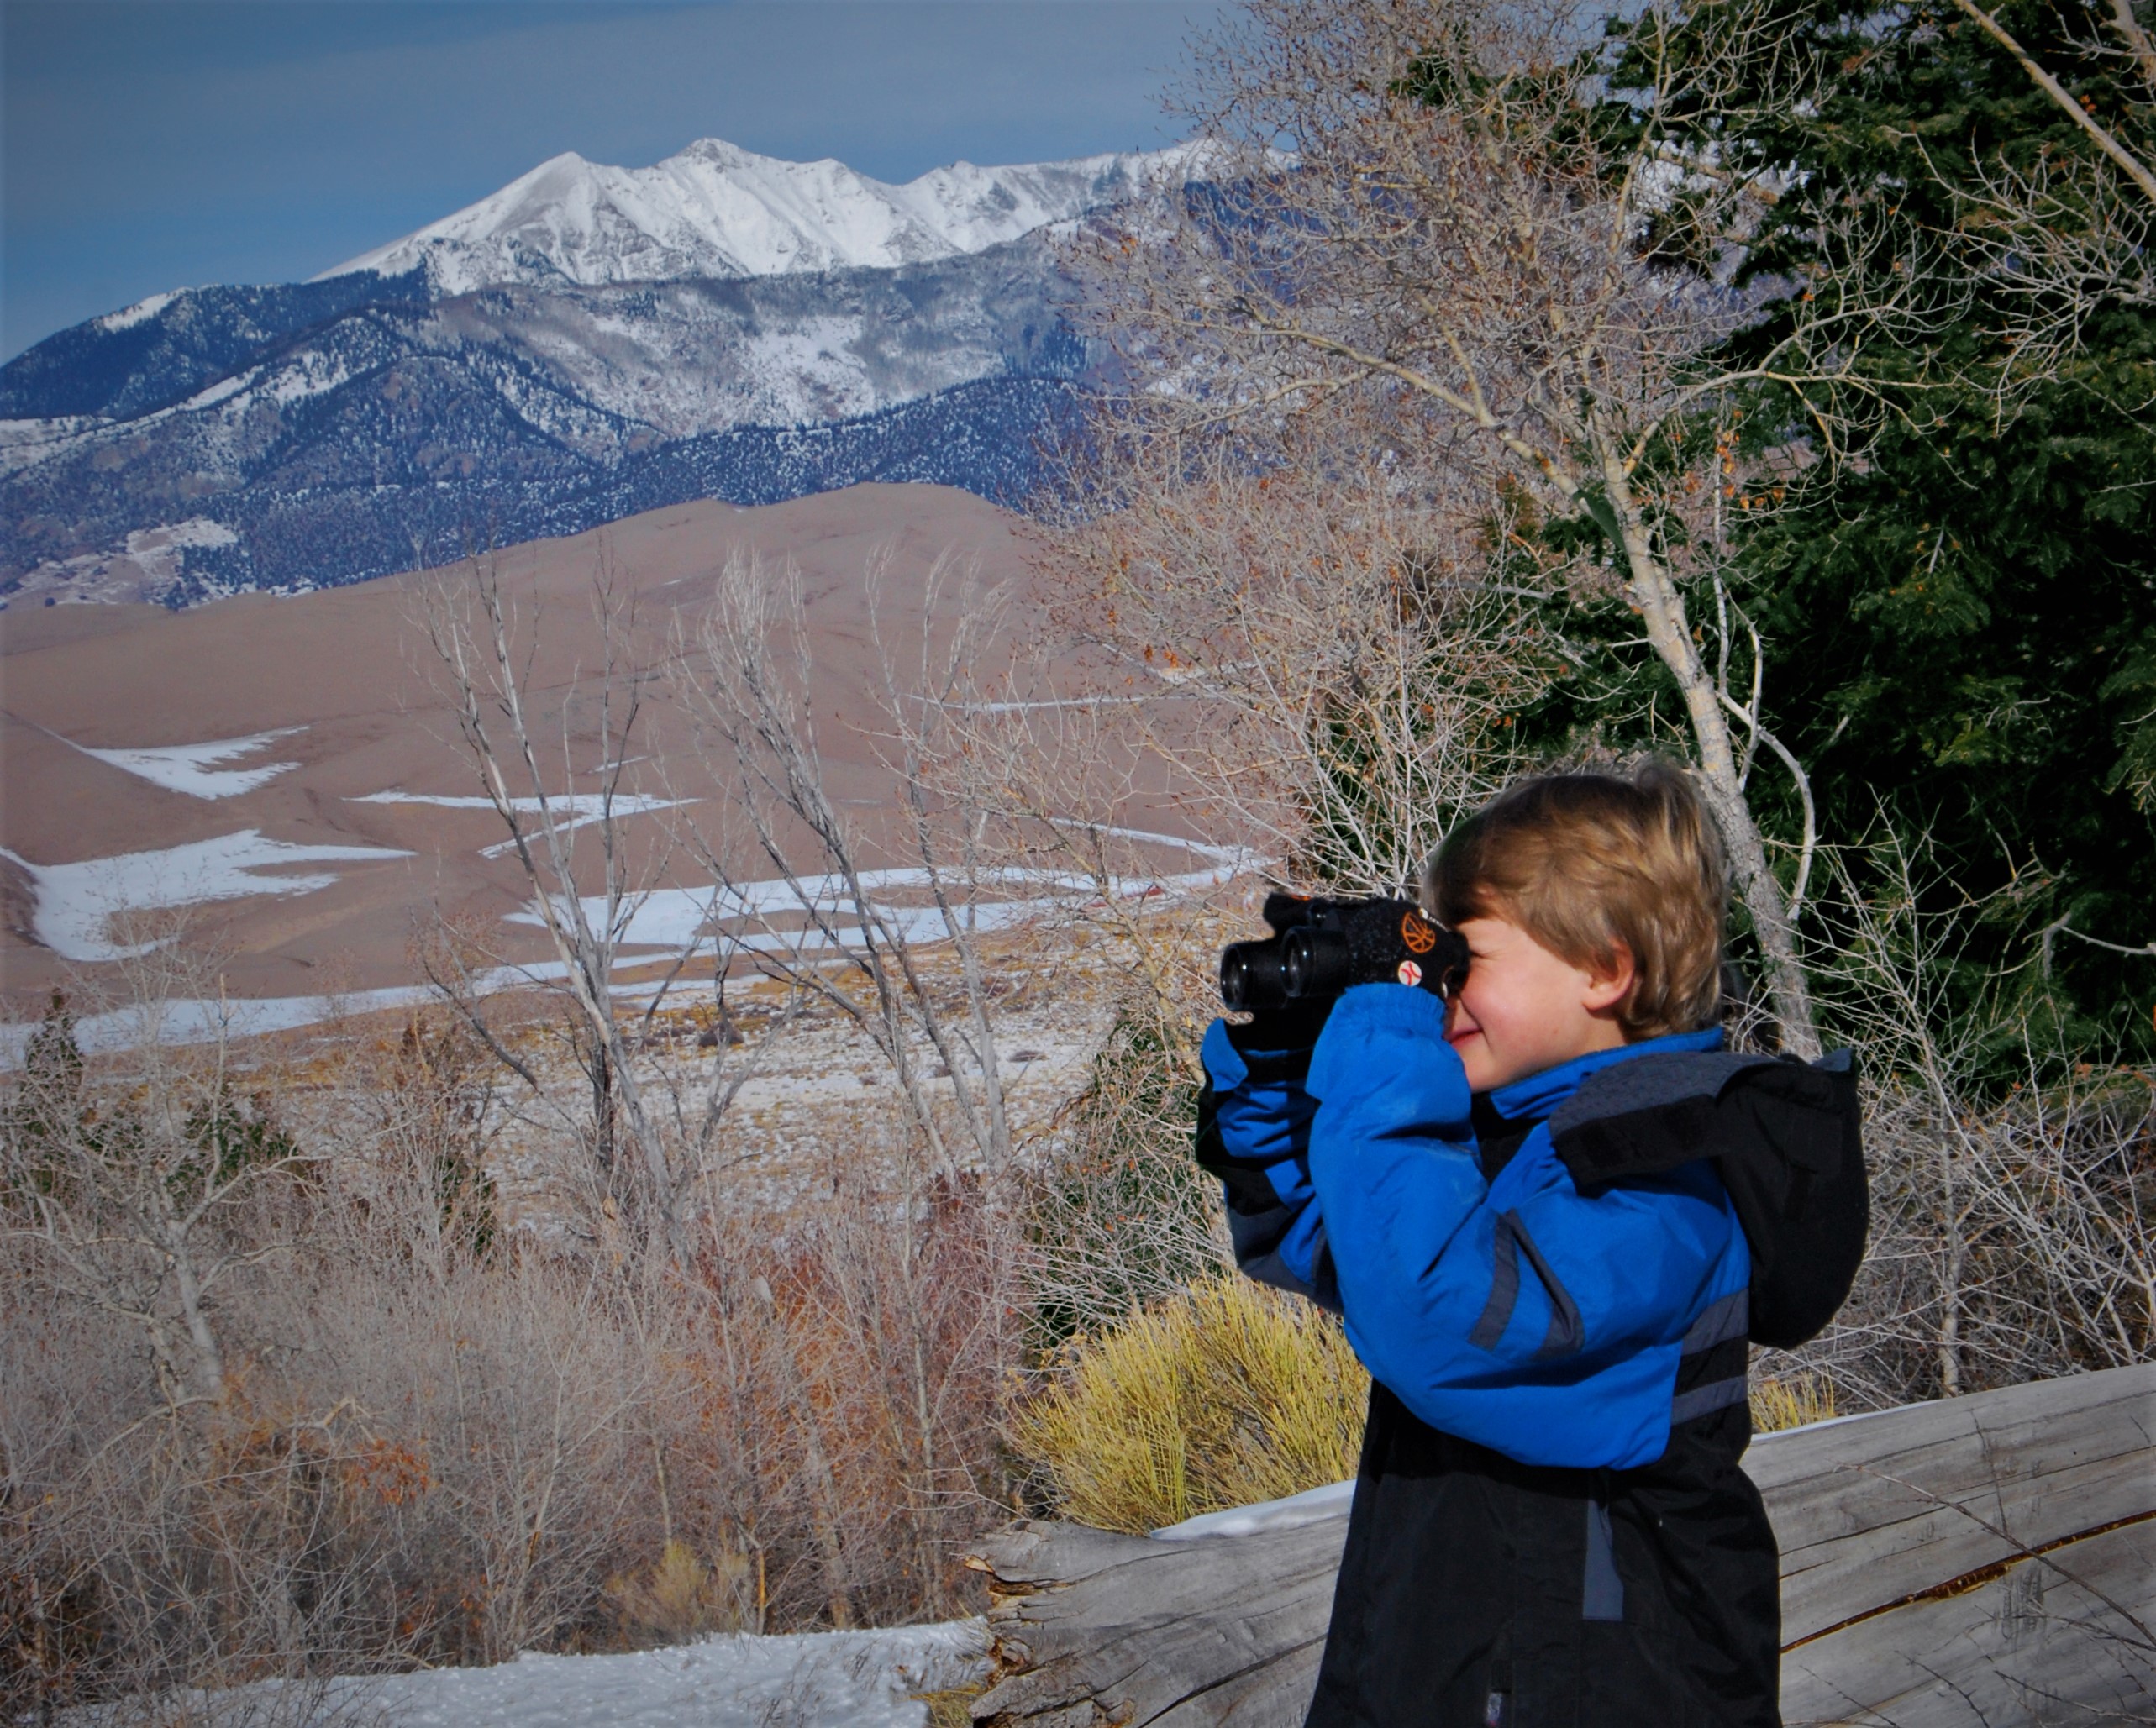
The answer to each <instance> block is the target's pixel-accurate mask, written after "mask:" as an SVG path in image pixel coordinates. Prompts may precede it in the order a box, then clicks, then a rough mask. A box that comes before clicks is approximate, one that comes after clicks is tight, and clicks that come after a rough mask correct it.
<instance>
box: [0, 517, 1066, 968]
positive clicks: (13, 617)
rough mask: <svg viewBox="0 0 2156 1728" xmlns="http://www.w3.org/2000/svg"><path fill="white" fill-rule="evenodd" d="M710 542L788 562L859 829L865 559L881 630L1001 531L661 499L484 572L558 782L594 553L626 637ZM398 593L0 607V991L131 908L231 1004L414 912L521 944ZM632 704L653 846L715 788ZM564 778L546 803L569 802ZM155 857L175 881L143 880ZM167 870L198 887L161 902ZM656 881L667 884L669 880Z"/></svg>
mask: <svg viewBox="0 0 2156 1728" xmlns="http://www.w3.org/2000/svg"><path fill="white" fill-rule="evenodd" d="M737 547H738V548H744V549H753V550H755V551H756V552H758V553H760V554H762V555H763V556H765V558H766V559H770V560H772V561H773V562H774V564H776V562H778V561H780V560H783V559H791V560H792V561H793V562H794V563H795V564H796V565H798V567H799V568H800V570H801V571H802V578H803V585H804V590H805V592H806V594H807V602H808V609H809V619H810V623H811V627H812V631H813V633H814V638H815V642H816V644H817V654H818V676H819V689H818V700H819V702H820V704H821V706H822V709H823V713H824V715H825V716H826V717H828V718H827V722H826V730H825V732H824V733H823V744H824V747H825V751H826V754H827V757H828V759H829V763H828V774H829V776H830V780H831V783H832V785H833V789H834V790H835V791H836V793H837V794H838V796H839V797H840V798H841V799H842V800H843V801H844V802H845V803H846V805H847V806H849V807H850V808H852V809H854V810H857V811H860V812H862V813H864V815H865V817H866V818H867V819H869V820H870V821H871V822H873V821H874V820H875V818H876V813H877V812H878V811H886V810H888V809H889V807H890V806H891V796H892V790H893V789H892V787H891V785H890V784H889V778H888V775H886V773H885V772H884V770H882V769H881V768H880V767H879V766H878V764H877V763H876V756H875V751H874V748H873V747H872V743H871V741H870V739H869V738H867V737H865V735H864V733H863V732H862V730H861V729H860V728H861V726H862V725H863V724H864V723H865V722H867V721H868V719H869V717H870V705H869V704H868V703H867V702H866V701H865V699H864V692H865V691H868V690H869V689H870V688H871V687H872V685H873V683H874V676H873V671H874V666H875V658H874V654H873V652H872V649H871V647H870V641H869V601H868V598H867V595H866V589H865V578H864V572H865V570H866V569H867V567H868V565H869V563H870V556H871V554H872V553H873V552H874V551H875V550H876V549H878V548H879V547H883V548H887V549H888V550H889V554H890V557H889V569H888V575H887V576H886V579H885V584H884V587H883V589H882V590H881V599H880V601H879V604H880V606H881V607H882V608H884V609H885V612H886V616H889V615H891V613H893V612H896V613H897V614H900V615H903V614H904V613H905V612H907V610H909V609H910V610H912V611H913V612H918V607H919V602H920V596H921V595H922V592H923V586H924V583H925V580H926V576H927V573H928V570H929V568H930V566H931V565H933V563H934V562H935V560H936V559H938V558H939V557H940V556H943V555H945V554H955V555H956V556H957V557H958V558H960V559H963V560H966V561H968V562H970V563H971V564H973V565H975V566H977V568H978V570H979V571H980V573H981V578H982V579H983V580H984V581H987V582H999V581H1013V582H1023V580H1024V571H1023V565H1022V564H1021V561H1020V559H1019V556H1018V542H1017V539H1016V538H1015V533H1014V528H1013V524H1012V522H1011V521H1010V519H1009V518H1007V517H1004V516H1002V514H1001V513H999V512H996V510H994V509H993V508H992V507H990V506H988V505H986V504H985V503H983V502H981V501H980V500H978V499H976V498H974V497H972V496H969V495H967V494H965V493H963V492H959V491H949V490H945V489H943V488H939V487H929V486H861V487H857V488H855V489H853V490H850V491H845V492H840V493H833V494H828V495H826V496H819V497H813V498H807V499H802V500H799V501H797V502H793V503H789V504H781V505H775V506H771V507H765V508H761V509H753V510H741V509H735V508H733V507H728V506H725V505H722V504H717V503H709V502H706V503H697V504H690V505H685V506H680V507H674V508H670V509H666V510H660V511H655V512H650V513H649V514H647V515H644V516H640V517H631V518H629V519H628V520H626V521H623V522H620V523H615V524H613V526H611V527H609V528H606V529H603V530H600V531H597V532H596V533H589V534H585V535H581V536H578V537H576V538H571V539H562V540H552V541H541V542H535V543H533V544H527V545H522V546H518V547H514V548H512V549H508V550H507V551H506V552H503V553H502V554H498V563H499V568H500V570H501V572H502V584H503V588H504V591H505V592H506V593H507V594H508V595H509V596H511V597H512V598H513V601H514V602H515V604H516V606H517V607H518V610H519V612H520V614H521V615H522V616H523V617H527V618H532V617H535V618H536V619H537V621H538V622H537V636H538V647H537V650H536V654H535V658H534V662H533V676H532V685H533V688H534V707H535V710H536V712H537V714H538V718H539V730H540V731H541V733H542V735H544V736H545V737H547V738H550V739H552V740H554V741H555V748H556V753H557V754H559V746H560V740H561V739H562V738H563V737H564V735H565V734H566V738H567V740H568V748H569V751H570V753H571V759H572V760H576V766H577V768H578V769H579V771H580V772H588V770H589V769H591V768H592V767H594V766H596V758H597V752H598V748H599V736H598V732H597V727H596V720H595V713H594V712H593V709H592V704H591V701H590V700H589V698H588V696H585V697H582V698H579V699H576V700H574V701H572V700H570V699H569V697H570V691H571V685H572V683H573V681H574V680H575V679H576V676H577V675H578V673H579V671H580V670H582V671H584V672H585V673H586V674H588V671H589V669H590V668H591V667H592V665H593V664H594V663H595V662H596V660H597V657H598V645H599V638H598V632H597V626H596V624H595V623H594V621H593V616H592V604H591V585H592V578H593V576H594V574H595V572H596V571H597V570H598V568H599V566H600V565H601V563H602V559H603V560H604V561H605V562H606V564H607V565H608V566H609V567H610V568H611V569H612V570H613V571H614V572H615V575H616V579H617V580H618V584H619V586H620V588H621V589H622V591H624V592H625V593H628V594H631V595H634V597H635V599H636V601H637V604H638V607H639V612H640V616H641V618H642V622H643V626H644V632H645V634H646V637H647V639H648V640H651V641H657V640H659V639H660V638H662V637H663V635H664V633H665V628H666V627H667V626H668V625H669V624H670V622H673V621H674V620H675V619H676V618H677V617H680V618H692V617H693V616H694V614H695V613H697V612H698V611H699V610H700V609H701V608H702V607H704V606H705V605H707V602H708V600H709V597H710V594H711V585H712V582H713V578H714V576H715V575H716V573H717V572H718V570H719V568H720V567H721V566H722V565H723V563H724V561H725V559H727V557H728V554H729V553H730V552H731V551H732V550H734V549H736V548H737ZM425 580H427V578H426V577H424V576H423V575H412V576H404V577H392V578H386V579H383V580H379V581H375V582H369V583H365V584H363V585H360V586H354V587H349V588H341V589H334V590H328V591H319V592H316V593H312V594H308V595H302V596H297V597H295V598H285V599H279V598H271V597H265V596H245V597H241V598H238V599H234V600H230V601H223V602H219V603H218V604H215V605H211V606H207V607H201V608H199V609H197V610H195V611H192V612H181V613H168V612H162V611H160V610H157V609H155V608H150V607H50V608H38V609H34V610H31V611H29V612H15V611H9V612H6V613H4V614H0V684H3V685H4V700H3V701H0V711H3V712H0V792H4V798H3V799H0V848H4V853H0V912H4V915H5V918H6V922H7V924H8V930H7V932H5V933H4V935H0V969H4V971H3V972H0V985H3V986H4V990H5V994H6V995H7V997H8V999H9V1000H10V1001H13V1002H14V1003H16V1004H17V1005H18V1006H20V1005H22V1004H24V1002H26V1001H29V1000H31V999H34V998H35V997H38V996H40V995H42V994H43V992H44V991H45V990H46V989H47V988H48V987H49V986H50V985H51V984H52V983H54V982H55V981H56V980H59V979H60V977H61V976H62V975H63V974H64V973H65V970H66V960H67V959H68V958H69V957H70V956H72V957H73V958H75V959H83V960H87V959H98V958H102V957H106V956H109V955H111V954H113V953H118V951H120V950H122V949H124V948H126V947H127V946H129V942H130V939H131V938H133V937H135V936H139V932H131V931H130V929H129V927H127V922H126V921H125V920H122V921H121V922H120V923H118V924H112V923H108V922H107V919H106V914H107V913H108V912H118V911H125V910H127V909H128V908H129V906H137V907H139V906H150V905H155V904H156V903H158V902H160V901H164V902H166V903H171V902H174V901H185V902H187V903H188V904H189V905H191V906H192V908H193V912H192V916H193V917H195V918H196V919H197V926H198V928H199V931H200V933H201V934H202V936H203V937H205V938H208V939H211V940H214V941H215V942H217V943H219V944H221V945H223V947H224V948H227V949H228V950H229V951H230V953H231V954H232V957H233V958H232V962H231V964H230V967H229V974H228V982H229V988H230V989H231V990H232V991H233V992H234V994H235V995H241V996H251V997H272V996H276V997H281V996H290V995H306V994H315V993H320V992H323V991H325V990H355V991H357V990H381V989H386V988H389V987H392V986H394V985H401V984H404V983H407V982H408V981H409V980H410V979H411V976H412V973H411V968H410V962H409V959H408V948H409V944H410V943H411V940H412V938H413V936H414V934H415V932H418V930H419V929H420V928H421V927H423V925H424V924H425V923H426V922H428V921H429V918H430V917H433V916H434V913H436V912H437V911H440V912H446V913H449V914H452V915H455V916H458V917H465V918H471V919H475V920H479V921H481V922H484V923H485V924H486V926H487V927H490V928H491V929H492V930H494V931H495V932H497V933H498V934H499V936H500V937H501V938H502V943H503V944H504V947H505V948H506V949H507V951H509V952H512V953H515V954H517V955H519V956H528V957H531V958H534V959H536V958H539V957H540V956H541V955H543V954H544V952H545V950H544V946H543V940H542V938H541V937H540V934H539V932H538V931H536V930H535V929H533V928H531V927H529V926H528V924H526V923H523V922H519V921H518V920H517V919H516V918H515V916H514V915H515V914H516V913H517V912H518V911H519V910H520V909H521V908H522V907H523V906H525V905H526V904H527V901H528V893H527V890H526V886H525V885H524V883H523V880H522V878H521V877H520V875H518V870H517V869H516V867H515V864H514V863H513V860H512V859H507V858H505V857H503V856H502V855H501V848H500V846H499V843H500V842H501V841H502V826H501V823H500V822H499V820H498V819H497V817H495V815H494V814H493V813H492V811H491V810H489V809H487V808H485V807H483V806H480V805H477V804H476V803H475V802H474V800H475V799H476V795H478V794H479V792H480V791H481V787H480V785H478V784H477V782H476V779H475V777H474V775H473V772H472V769H471V766H470V764H469V763H468V762H467V761H466V760H465V759H464V757H463V756H462V754H461V753H460V748H459V747H458V745H457V743H456V739H455V725H454V722H453V718H452V716H451V715H450V712H449V711H448V709H447V708H446V706H445V705H444V699H443V696H442V693H441V691H440V689H439V684H440V681H441V679H440V673H439V667H438V665H437V664H436V663H435V662H434V657H433V656H432V654H431V653H430V652H429V649H428V648H427V645H426V643H425V639H424V636H423V629H422V628H421V622H420V619H421V601H420V596H421V592H422V584H423V582H424V581H425ZM654 696H655V699H654V700H653V701H652V704H651V706H650V707H649V710H648V714H649V727H648V733H647V735H646V737H645V738H644V740H643V743H642V744H641V746H640V748H641V750H642V751H643V753H644V755H645V759H644V761H642V762H640V763H638V764H633V765H632V766H631V767H630V769H628V772H627V775H626V777H625V781H624V784H625V785H626V786H627V787H628V788H629V789H631V790H634V791H635V792H636V793H637V794H638V795H639V796H640V797H641V798H642V799H644V800H645V801H647V811H646V813H645V814H643V815H639V817H636V818H635V820H634V822H632V824H631V825H630V826H631V829H632V831H633V832H634V833H635V834H636V835H638V836H640V837H641V838H642V839H643V840H644V842H645V843H649V845H651V846H652V847H654V848H657V847H658V846H659V845H660V844H661V843H662V841H663V838H664V832H665V823H667V822H670V821H676V820H679V819H682V818H685V817H686V818H695V817H699V816H700V815H705V814H708V813H709V811H707V806H708V804H709V801H710V799H711V796H712V794H713V791H714V790H715V784H714V782H713V779H712V776H711V775H710V773H709V772H708V770H707V769H704V768H703V767H702V764H700V762H699V760H698V759H697V754H696V752H695V750H694V749H693V748H692V747H691V738H690V727H688V725H687V724H686V721H685V717H683V716H682V715H681V713H680V712H677V711H676V709H674V708H673V707H672V706H670V705H669V704H668V703H667V702H666V701H665V700H664V699H663V697H660V696H658V695H657V692H656V691H655V692H654ZM585 756H588V757H591V758H592V759H591V760H580V759H579V758H581V757H585ZM566 779H567V776H566V775H564V776H563V781H564V783H562V784H556V785H550V787H549V789H548V790H549V792H550V795H551V794H555V793H560V792H569V791H581V790H589V789H590V787H591V785H592V782H591V781H590V780H588V779H586V780H581V781H580V782H579V783H578V784H577V785H574V786H571V785H568V784H566V783H565V782H566ZM665 806H671V807H670V808H668V807H665ZM160 859H161V860H162V861H163V863H164V864H170V865H171V867H172V869H173V870H176V871H178V872H179V875H178V876H177V877H176V878H175V879H174V880H171V881H166V883H165V885H163V886H161V887H160V888H156V889H149V888H145V886H144V885H143V884H144V881H145V875H146V873H153V872H154V871H155V869H157V868H159V867H160V866H159V863H158V861H159V860H160ZM183 866H185V867H191V868H193V869H196V870H197V874H198V875H202V883H201V884H200V885H199V886H200V887H201V889H202V891H200V892H192V891H191V890H188V889H187V885H186V882H185V880H184V878H185V869H183V868H182V867H183ZM168 874H169V873H168ZM280 878H284V879H288V880H279V879H280ZM670 880H671V881H672V882H673V884H674V885H676V886H684V887H693V885H694V879H693V876H692V875H685V874H684V873H683V872H682V871H681V870H680V869H676V872H675V874H674V875H673V876H672V877H671V878H670ZM175 881H176V882H177V885H174V883H175ZM582 885H583V886H585V887H586V889H587V890H588V889H589V888H590V887H591V886H592V884H589V883H586V884H582Z"/></svg>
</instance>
